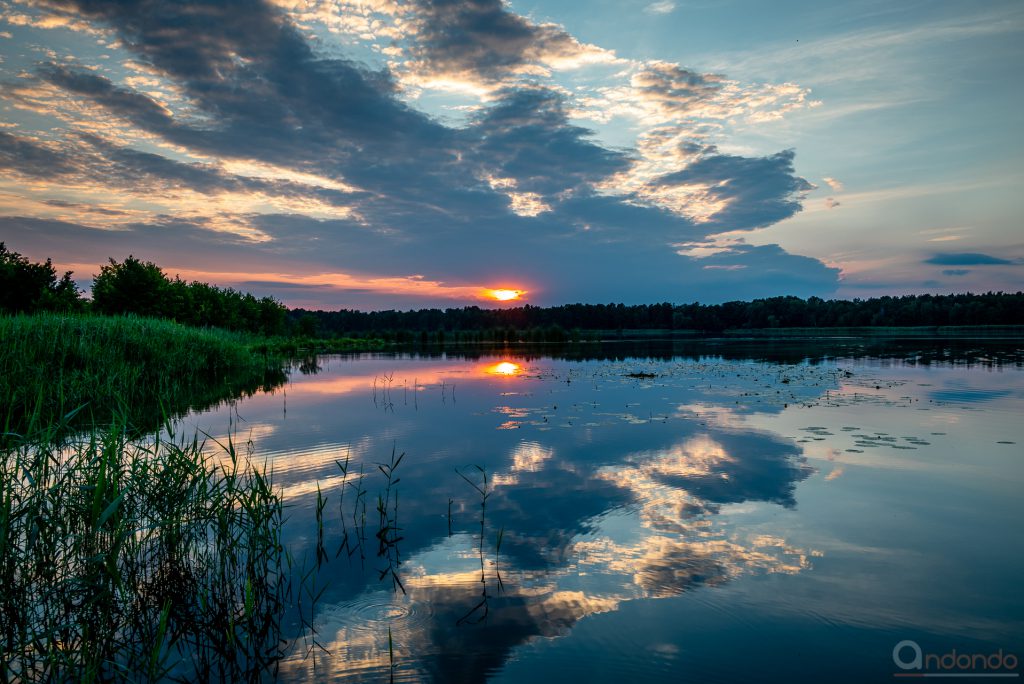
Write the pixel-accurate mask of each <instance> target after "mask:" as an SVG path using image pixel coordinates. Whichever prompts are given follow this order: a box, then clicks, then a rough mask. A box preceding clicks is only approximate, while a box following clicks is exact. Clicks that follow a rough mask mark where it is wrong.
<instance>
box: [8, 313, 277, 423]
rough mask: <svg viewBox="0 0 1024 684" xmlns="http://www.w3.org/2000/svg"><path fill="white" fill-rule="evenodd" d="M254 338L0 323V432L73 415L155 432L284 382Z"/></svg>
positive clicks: (124, 322)
mask: <svg viewBox="0 0 1024 684" xmlns="http://www.w3.org/2000/svg"><path fill="white" fill-rule="evenodd" d="M254 347H255V342H254V341H253V339H252V338H251V337H246V336H243V335H241V334H237V333H230V332H226V331H222V330H216V329H199V328H190V327H186V326H183V325H179V324H176V323H172V322H169V321H162V320H157V319H149V318H136V317H132V316H129V317H123V316H110V317H107V316H89V315H61V314H35V315H19V316H3V317H0V421H2V422H0V428H6V429H5V430H4V432H16V433H19V434H26V433H30V432H32V431H34V430H40V429H44V428H47V427H48V426H50V425H53V424H56V423H59V422H61V421H62V419H63V418H64V417H65V416H67V415H68V414H71V413H75V416H76V419H77V420H76V423H77V424H79V425H87V424H90V423H93V422H97V421H98V422H101V423H103V422H109V421H110V419H111V416H113V415H114V414H116V413H120V414H123V415H124V416H125V417H127V419H128V421H127V422H129V423H130V424H131V425H132V426H133V427H134V428H136V429H138V430H152V429H155V428H156V427H158V426H159V425H160V423H161V422H162V420H163V419H164V418H165V417H167V416H175V415H178V414H180V413H183V412H184V411H187V410H188V409H189V408H196V407H205V406H208V405H211V404H214V403H217V402H219V401H222V400H224V399H227V398H231V397H235V396H239V395H242V394H247V393H253V392H255V391H257V390H260V389H263V388H266V387H267V386H273V385H275V384H279V383H281V382H283V381H284V379H285V376H284V373H283V372H282V371H281V363H280V359H279V357H278V356H276V355H274V354H272V353H267V352H266V351H262V350H260V351H257V350H255V349H254Z"/></svg>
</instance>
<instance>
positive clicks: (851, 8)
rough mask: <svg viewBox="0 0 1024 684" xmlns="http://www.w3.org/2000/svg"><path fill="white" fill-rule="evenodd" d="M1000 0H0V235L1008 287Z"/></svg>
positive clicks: (281, 259)
mask: <svg viewBox="0 0 1024 684" xmlns="http://www.w3.org/2000/svg"><path fill="white" fill-rule="evenodd" d="M1022 74H1024V4H1022V3H1021V2H1019V0H1007V1H997V0H991V1H988V0H984V1H967V0H957V1H949V2H945V1H942V0H928V1H915V0H907V1H906V2H900V3H892V2H889V1H884V2H882V1H875V0H848V1H847V2H843V3H821V2H805V1H796V0H779V1H777V2H771V3H765V2H762V1H761V0H692V1H689V0H653V1H652V0H588V2H585V3H582V2H570V1H568V0H524V1H520V0H514V1H513V2H507V3H502V2H499V1H498V0H227V1H224V2H213V1H212V0H210V1H208V0H189V1H188V2H173V1H169V0H159V1H157V0H140V1H138V2H124V1H116V0H60V1H59V2H57V1H53V0H0V241H4V242H5V243H6V244H7V247H8V248H9V249H11V250H14V251H17V252H20V253H22V254H23V255H25V256H27V257H29V258H31V259H33V260H43V259H46V258H52V259H53V262H54V264H55V265H56V266H57V268H58V269H59V270H61V271H64V270H72V271H73V272H74V276H75V278H76V280H77V281H78V282H79V283H80V285H81V286H82V287H83V288H87V287H88V285H89V283H90V282H91V278H92V276H93V275H94V274H96V273H98V272H99V269H100V267H101V266H102V265H103V264H105V263H107V260H108V259H109V258H114V259H116V260H118V261H120V260H122V259H124V258H125V257H127V256H128V255H134V256H136V257H138V258H140V259H144V260H149V261H153V262H155V263H157V264H158V265H160V266H161V267H163V268H164V270H165V272H166V273H167V274H168V275H170V276H174V275H178V276H180V277H182V278H183V279H186V280H201V281H204V282H211V283H215V284H218V285H222V286H227V287H233V288H236V289H241V290H244V291H249V292H253V293H255V294H258V295H260V296H266V295H270V296H274V297H276V298H277V299H279V300H280V301H282V302H284V303H285V304H287V305H289V306H292V307H305V308H323V309H338V308H350V309H364V310H370V309H390V308H398V309H408V308H422V307H442V308H447V307H460V306H465V305H481V306H497V305H502V304H501V302H499V301H498V299H496V298H495V292H494V291H495V290H508V291H511V293H514V294H515V295H516V296H515V297H512V295H511V294H505V295H503V296H505V297H511V298H510V299H508V302H509V303H512V304H516V303H523V302H526V303H531V304H536V305H556V304H563V303H571V302H591V303H599V302H605V303H606V302H624V303H654V302H664V301H668V302H674V303H688V302H694V301H700V302H704V303H716V302H722V301H728V300H734V299H753V298H758V297H769V296H776V295H797V296H800V297H808V296H812V295H813V296H819V297H825V298H835V297H839V298H846V299H850V298H855V297H861V298H864V297H869V296H878V295H885V294H892V295H897V294H909V293H925V292H932V293H950V292H967V291H971V292H986V291H1000V290H1001V291H1014V292H1015V291H1019V290H1022V289H1024V230H1022V225H1021V217H1022V216H1024V211H1022V210H1024V192H1022V190H1024V161H1022V160H1024V129H1022V126H1021V122H1022V114H1021V112H1022V111H1024V76H1022Z"/></svg>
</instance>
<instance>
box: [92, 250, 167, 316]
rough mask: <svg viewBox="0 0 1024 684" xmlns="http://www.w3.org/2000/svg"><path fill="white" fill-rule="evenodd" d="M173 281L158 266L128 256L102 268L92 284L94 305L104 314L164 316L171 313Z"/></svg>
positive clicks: (111, 261)
mask: <svg viewBox="0 0 1024 684" xmlns="http://www.w3.org/2000/svg"><path fill="white" fill-rule="evenodd" d="M170 290H171V281H170V280H169V279H168V278H167V276H165V275H164V272H163V271H162V270H161V269H160V267H159V266H157V265H156V264H154V263H152V262H149V261H145V262H143V261H139V260H138V259H136V258H135V257H134V256H129V257H128V258H127V259H125V260H124V261H123V262H121V263H117V262H116V261H114V260H113V259H111V260H110V264H109V265H107V266H104V267H102V268H101V269H100V273H99V275H97V276H96V278H95V280H94V281H93V285H92V305H93V308H95V309H96V310H97V311H99V312H100V313H105V314H128V313H132V314H137V315H139V316H153V317H162V316H164V315H165V314H166V313H169V312H168V311H167V309H168V308H169V301H168V296H169V295H170V294H171V292H170Z"/></svg>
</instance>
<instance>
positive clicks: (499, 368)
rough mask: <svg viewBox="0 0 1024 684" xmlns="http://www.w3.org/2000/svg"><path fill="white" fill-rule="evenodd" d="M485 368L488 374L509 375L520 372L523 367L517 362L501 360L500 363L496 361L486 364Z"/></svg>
mask: <svg viewBox="0 0 1024 684" xmlns="http://www.w3.org/2000/svg"><path fill="white" fill-rule="evenodd" d="M485 370H486V371H487V374H488V375H505V376H509V377H511V376H514V375H519V374H520V373H522V372H523V367H522V366H520V365H519V364H518V363H512V362H511V361H502V362H501V363H496V364H494V365H493V366H488V367H487V368H486V369H485Z"/></svg>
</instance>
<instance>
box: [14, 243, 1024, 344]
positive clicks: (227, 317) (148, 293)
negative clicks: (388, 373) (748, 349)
mask: <svg viewBox="0 0 1024 684" xmlns="http://www.w3.org/2000/svg"><path fill="white" fill-rule="evenodd" d="M37 311H66V312H82V313H86V312H91V313H97V314H108V315H109V314H136V315H139V316H150V317H153V318H164V319H169V320H174V321H177V322H178V323H183V324H186V325H193V326H200V327H218V328H225V329H228V330H239V331H247V332H252V333H257V334H262V335H282V334H283V335H301V336H304V337H322V338H331V337H342V336H349V337H353V336H361V337H379V338H383V339H385V340H390V341H395V342H415V341H427V340H429V341H431V342H440V341H443V340H445V336H446V335H447V334H454V336H453V337H450V338H449V339H454V340H463V341H508V340H530V341H539V342H560V341H564V340H568V339H577V338H578V337H579V335H578V333H579V331H593V330H602V331H618V330H687V331H695V332H699V333H700V332H703V333H716V332H722V331H724V330H751V329H765V328H769V329H770V328H833V327H862V326H878V327H905V326H978V325H1024V293H1021V292H1017V293H1015V294H1012V293H1002V292H999V293H992V292H989V293H987V294H950V295H907V296H903V297H878V298H873V299H854V300H843V299H830V300H825V299H821V298H819V297H811V298H809V299H800V298H799V297H770V298H767V299H755V300H754V301H752V302H726V303H725V304H698V303H693V304H681V305H680V304H670V303H667V302H666V303H662V304H639V305H632V306H626V305H624V304H566V305H563V306H552V307H538V306H532V305H530V304H527V305H525V306H518V307H513V308H502V309H482V308H480V307H478V306H467V307H463V308H459V309H443V310H442V309H420V310H418V311H373V312H363V311H350V310H344V309H343V310H340V311H308V310H305V309H291V310H289V309H287V308H286V307H285V306H284V305H283V304H281V303H280V302H278V301H277V300H275V299H273V298H271V297H262V298H257V297H255V296H253V295H251V294H248V293H244V292H238V291H236V290H232V289H230V288H223V287H216V286H214V285H209V284H207V283H201V282H185V281H183V280H181V279H180V278H177V277H175V278H170V277H168V276H167V275H166V274H165V273H164V272H163V270H162V269H161V268H160V267H159V266H157V265H156V264H153V263H151V262H144V261H140V260H139V259H136V258H135V257H133V256H129V257H128V258H127V259H125V260H124V261H122V262H117V261H114V260H113V259H111V260H110V262H109V264H108V265H106V266H103V267H102V268H101V269H100V273H99V274H97V275H96V277H95V281H94V283H93V288H92V299H91V300H89V299H85V298H83V297H82V293H81V292H80V291H79V290H78V289H77V288H76V287H75V284H74V281H73V280H72V279H71V273H70V272H68V273H64V274H63V275H62V276H61V277H58V276H57V272H56V269H55V268H54V266H53V264H52V263H51V262H50V260H49V259H48V260H47V261H46V262H45V263H33V262H31V261H29V260H28V259H26V258H25V257H23V256H22V255H21V254H18V253H17V252H12V251H10V250H9V249H8V248H7V247H6V245H4V243H2V242H0V313H35V312H37ZM514 332H515V333H518V334H513V333H514Z"/></svg>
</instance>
